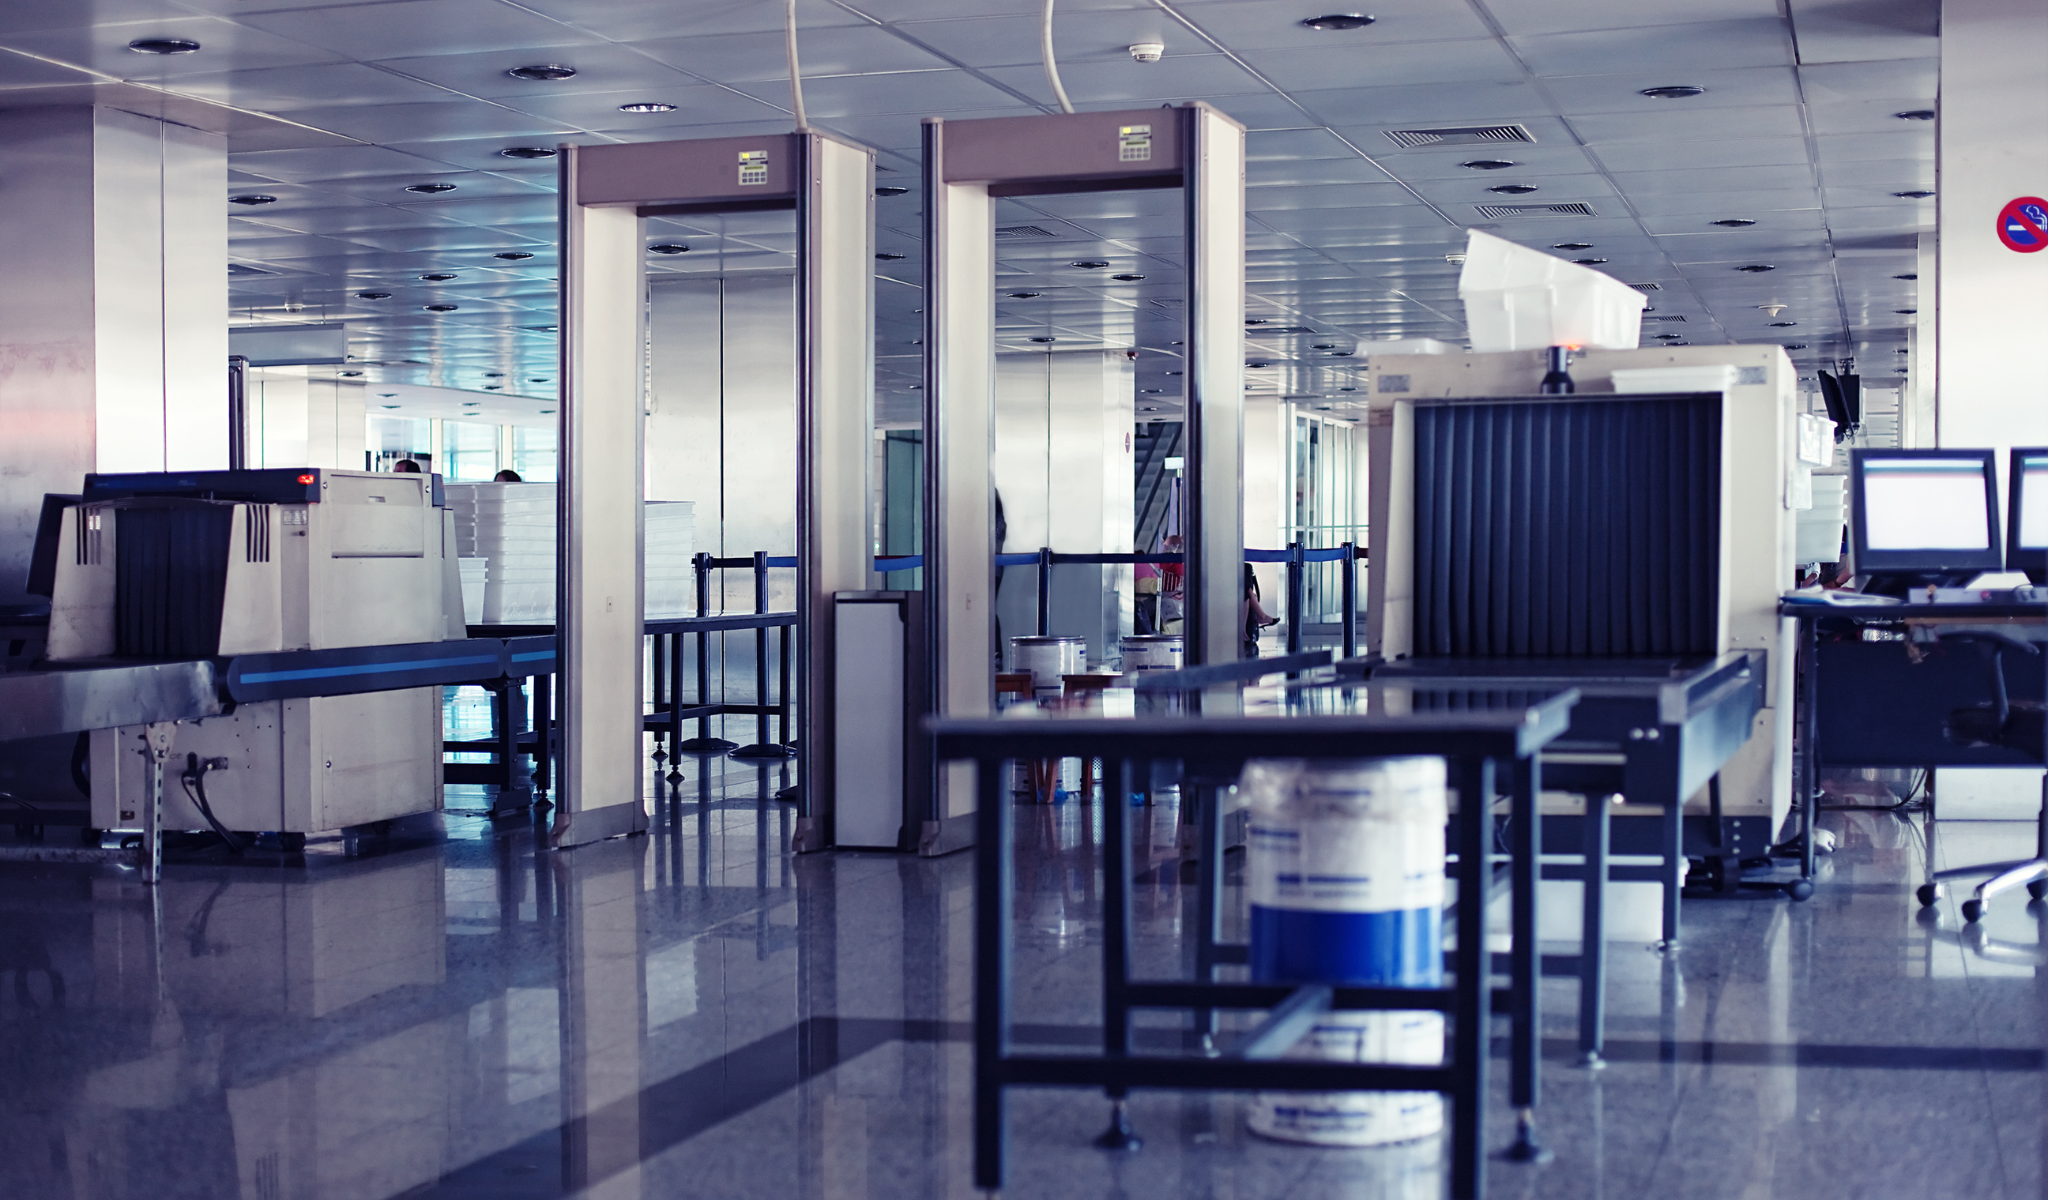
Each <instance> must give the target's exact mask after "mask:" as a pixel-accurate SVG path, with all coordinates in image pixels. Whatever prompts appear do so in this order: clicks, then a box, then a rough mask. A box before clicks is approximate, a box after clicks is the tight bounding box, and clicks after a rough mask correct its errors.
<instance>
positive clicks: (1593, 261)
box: [1572, 258, 1607, 267]
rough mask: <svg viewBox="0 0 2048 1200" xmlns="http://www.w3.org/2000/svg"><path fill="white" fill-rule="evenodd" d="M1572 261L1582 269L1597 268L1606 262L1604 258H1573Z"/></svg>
mask: <svg viewBox="0 0 2048 1200" xmlns="http://www.w3.org/2000/svg"><path fill="white" fill-rule="evenodd" d="M1572 261H1573V262H1575V263H1577V264H1578V265H1580V266H1582V267H1597V266H1599V265H1600V264H1601V263H1604V262H1606V261H1607V260H1606V259H1604V258H1575V259H1573V260H1572Z"/></svg>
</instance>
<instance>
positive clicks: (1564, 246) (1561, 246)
mask: <svg viewBox="0 0 2048 1200" xmlns="http://www.w3.org/2000/svg"><path fill="white" fill-rule="evenodd" d="M1550 248H1551V249H1552V250H1591V249H1592V248H1593V243H1591V242H1558V243H1556V244H1555V245H1553V246H1551V247H1550Z"/></svg>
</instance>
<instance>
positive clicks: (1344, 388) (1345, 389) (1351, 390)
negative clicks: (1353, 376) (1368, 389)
mask: <svg viewBox="0 0 2048 1200" xmlns="http://www.w3.org/2000/svg"><path fill="white" fill-rule="evenodd" d="M1337 390H1338V391H1340V392H1355V391H1357V390H1358V389H1357V388H1355V387H1340V388H1338V389H1337Z"/></svg>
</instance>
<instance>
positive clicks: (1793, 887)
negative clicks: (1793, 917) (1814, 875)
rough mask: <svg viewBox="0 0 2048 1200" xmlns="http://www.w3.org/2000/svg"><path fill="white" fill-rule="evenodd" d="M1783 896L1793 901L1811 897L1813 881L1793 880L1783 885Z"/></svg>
mask: <svg viewBox="0 0 2048 1200" xmlns="http://www.w3.org/2000/svg"><path fill="white" fill-rule="evenodd" d="M1785 894H1786V895H1787V896H1790V897H1792V898H1793V899H1794V900H1804V899H1806V898H1808V897H1809V896H1811V895H1813V880H1811V879H1795V880H1793V881H1792V882H1791V883H1788V884H1786V885H1785Z"/></svg>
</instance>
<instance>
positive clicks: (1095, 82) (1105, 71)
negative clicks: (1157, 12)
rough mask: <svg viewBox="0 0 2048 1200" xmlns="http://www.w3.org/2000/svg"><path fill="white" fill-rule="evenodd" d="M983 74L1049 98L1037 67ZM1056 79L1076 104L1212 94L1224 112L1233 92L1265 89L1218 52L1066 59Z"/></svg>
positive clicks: (1207, 96)
mask: <svg viewBox="0 0 2048 1200" xmlns="http://www.w3.org/2000/svg"><path fill="white" fill-rule="evenodd" d="M986 74H987V76H988V77H989V78H990V79H993V80H995V81H996V82H998V83H1001V84H1003V85H1004V86H1006V87H1009V88H1011V89H1013V90H1015V91H1018V92H1021V93H1023V94H1024V95H1026V96H1029V97H1031V98H1032V99H1033V100H1036V101H1038V102H1040V103H1044V104H1050V103H1052V102H1053V95H1052V85H1051V84H1050V83H1048V82H1047V81H1046V77H1045V71H1044V70H1043V69H1042V68H1040V67H1037V66H1028V67H991V68H989V69H988V71H987V72H986ZM1060 82H1061V83H1062V84H1063V85H1064V86H1065V87H1066V89H1067V95H1068V96H1069V97H1070V98H1071V99H1072V100H1073V102H1074V103H1075V104H1076V105H1082V104H1085V105H1088V106H1090V107H1093V108H1105V107H1109V106H1113V105H1123V104H1131V105H1137V104H1151V103H1162V102H1171V103H1179V102H1180V101H1183V100H1211V101H1213V102H1214V103H1215V104H1216V106H1217V107H1218V108H1221V109H1223V110H1224V111H1226V112H1228V111H1230V97H1232V96H1238V95H1257V94H1261V93H1267V92H1269V89H1268V88H1267V87H1266V85H1265V84H1263V83H1261V82H1259V80H1258V79H1257V78H1256V77H1255V76H1253V75H1252V74H1251V73H1250V72H1248V71H1246V70H1245V69H1244V68H1243V67H1240V66H1238V65H1237V64H1236V63H1234V62H1232V61H1230V59H1229V58H1227V57H1225V56H1224V55H1221V54H1200V55H1183V56H1176V57H1170V58H1166V59H1162V60H1161V61H1159V62H1156V63H1152V64H1150V65H1140V64H1138V63H1134V62H1132V61H1131V60H1130V57H1129V56H1128V55H1126V56H1125V58H1124V61H1122V62H1100V61H1097V62H1080V63H1067V64H1062V65H1061V67H1060ZM1233 115H1235V114H1233ZM1240 119H1241V118H1240Z"/></svg>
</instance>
